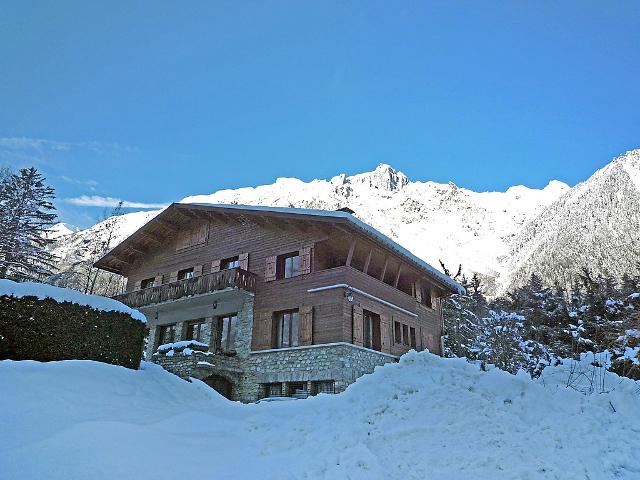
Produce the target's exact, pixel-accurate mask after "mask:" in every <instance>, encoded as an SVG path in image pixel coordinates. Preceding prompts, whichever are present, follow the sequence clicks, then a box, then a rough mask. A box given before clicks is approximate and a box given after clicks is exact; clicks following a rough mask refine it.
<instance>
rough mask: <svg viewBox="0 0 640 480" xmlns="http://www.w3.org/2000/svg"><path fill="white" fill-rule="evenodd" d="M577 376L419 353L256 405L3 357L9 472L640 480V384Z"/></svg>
mask: <svg viewBox="0 0 640 480" xmlns="http://www.w3.org/2000/svg"><path fill="white" fill-rule="evenodd" d="M586 364H587V365H588V361H587V362H586ZM570 370H571V367H570V366H569V365H562V366H560V367H549V368H548V369H547V370H545V373H544V375H543V377H542V380H540V381H538V382H534V381H532V380H531V379H530V378H529V377H528V375H518V376H512V375H509V374H507V373H505V372H502V371H499V370H492V371H489V372H482V371H480V370H479V369H478V367H476V366H474V365H471V364H468V363H467V362H466V361H465V360H463V359H442V358H439V357H436V356H434V355H431V354H429V353H426V352H423V353H419V354H416V353H415V352H412V353H409V354H407V355H405V356H404V357H403V358H402V359H401V361H400V363H399V364H387V365H386V366H384V367H378V368H377V369H376V371H375V372H374V373H373V374H372V375H366V376H364V377H362V378H360V379H359V380H358V381H357V382H356V383H355V384H354V385H352V386H350V387H349V388H348V389H347V391H346V392H345V393H343V394H340V395H320V396H318V397H311V398H309V399H307V400H298V401H286V402H285V401H283V402H271V403H261V404H257V405H256V404H252V405H242V404H238V403H232V402H229V401H227V400H225V399H223V398H222V397H221V396H219V395H218V394H217V393H216V392H215V391H214V390H212V389H210V388H209V387H207V386H206V385H204V384H202V383H200V382H197V381H196V382H195V383H193V384H189V383H187V382H184V381H181V380H179V379H178V378H177V377H175V376H173V375H171V374H169V373H167V372H165V371H163V370H162V369H161V368H160V367H158V366H155V365H152V364H143V369H142V370H138V371H135V370H128V369H125V368H122V367H116V366H112V365H106V364H100V363H96V362H88V361H66V362H49V363H38V362H31V361H23V362H12V361H3V362H0V389H1V390H2V391H3V392H11V393H10V394H9V395H1V396H0V423H1V424H2V429H0V465H1V468H0V477H1V478H2V479H3V480H14V479H16V480H17V479H20V480H30V479H34V480H35V479H40V478H46V479H48V480H55V479H64V480H74V479H78V480H85V479H87V478H91V479H95V480H101V479H105V480H106V479H109V480H111V479H114V478H127V479H131V478H153V479H156V480H163V479H175V478H220V479H229V480H233V479H247V478H264V479H274V480H275V479H278V480H283V479H296V480H298V479H308V480H313V479H325V478H326V479H353V480H357V479H363V480H378V479H384V480H394V479H398V480H400V479H402V480H406V479H424V478H430V479H442V480H444V479H447V480H457V479H461V480H462V479H468V478H491V479H496V480H501V479H524V478H526V479H530V480H537V479H540V480H542V479H558V478H562V479H565V480H572V479H576V480H577V479H580V480H584V479H586V478H588V479H590V480H610V479H614V478H615V479H619V480H632V479H633V480H635V479H637V478H638V475H639V474H640V456H638V455H637V447H636V443H637V442H636V441H635V440H636V439H637V436H638V432H639V431H640V401H638V400H639V399H638V393H637V392H638V385H639V384H638V383H637V382H633V381H631V380H628V379H621V378H619V377H616V376H615V375H614V374H608V377H607V378H608V382H607V384H606V385H605V390H606V392H605V393H599V394H593V395H590V396H585V395H582V394H581V393H579V392H577V391H576V390H574V389H572V388H566V386H565V384H566V382H567V379H568V378H569V375H570ZM54 466H55V468H54Z"/></svg>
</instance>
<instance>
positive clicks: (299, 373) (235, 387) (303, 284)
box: [96, 203, 462, 402]
mask: <svg viewBox="0 0 640 480" xmlns="http://www.w3.org/2000/svg"><path fill="white" fill-rule="evenodd" d="M96 266H97V267H99V268H101V269H103V270H106V271H109V272H113V273H117V274H120V275H123V276H125V277H126V278H127V286H126V289H125V290H126V291H125V292H124V293H122V294H121V295H118V296H116V298H117V299H118V300H120V301H121V302H124V303H125V304H127V305H129V306H131V307H135V308H137V309H139V310H140V311H142V312H143V313H144V314H145V315H146V316H147V319H148V324H149V327H150V333H149V340H148V346H147V351H146V355H147V358H149V359H152V360H153V361H154V362H156V363H158V364H160V365H162V366H163V367H164V368H165V369H167V370H169V371H171V372H173V373H175V374H177V375H179V376H181V377H183V378H189V377H194V378H199V379H202V380H203V381H205V382H206V383H208V384H209V385H211V386H212V387H213V388H216V389H217V390H218V391H220V392H221V393H223V394H224V395H226V396H227V397H229V398H231V399H235V400H241V401H245V402H249V401H255V400H256V399H258V398H261V397H267V396H278V395H290V396H293V395H295V396H306V395H313V394H316V393H319V392H339V391H342V390H344V389H345V388H346V386H347V385H348V384H350V383H352V382H354V381H355V380H356V378H358V377H359V376H361V375H363V374H365V373H368V372H371V371H373V369H374V368H375V366H376V365H382V364H384V363H387V362H394V361H397V359H398V357H399V356H400V355H402V354H403V353H405V352H407V351H408V350H409V349H416V350H424V349H427V348H428V349H429V350H430V351H431V352H434V353H438V354H440V353H441V352H442V346H441V341H440V338H441V333H442V308H441V306H442V299H443V298H444V297H446V296H447V295H449V294H451V293H454V292H457V291H460V290H461V289H462V287H461V286H460V285H458V284H457V283H455V282H454V281H453V280H451V279H450V278H449V277H447V276H445V275H443V274H442V273H440V272H438V271H437V270H435V269H434V268H433V267H431V266H430V265H428V264H427V263H425V262H424V261H422V260H420V259H419V258H417V257H416V256H415V255H413V254H411V253H410V252H409V251H408V250H406V249H404V248H403V247H401V246H400V245H398V244H397V243H395V242H393V241H392V240H391V239H389V238H388V237H386V236H384V235H383V234H381V233H380V232H378V231H377V230H375V229H373V228H372V227H370V226H369V225H367V224H365V223H363V222H361V221H360V220H358V219H357V218H356V217H355V216H353V215H352V214H351V213H349V212H348V211H323V210H303V209H292V208H275V207H256V206H242V205H207V204H182V203H174V204H172V205H171V206H169V207H168V208H167V209H165V210H164V211H163V212H162V213H160V214H159V215H158V216H156V217H155V218H154V219H152V220H151V221H149V222H148V223H147V224H146V225H144V226H143V227H142V228H140V229H139V230H138V231H137V232H135V233H134V234H133V235H131V236H130V237H129V238H127V239H126V240H125V241H123V242H122V243H121V244H119V245H118V246H117V247H116V248H114V249H113V250H111V251H110V252H109V253H108V254H107V255H105V256H104V257H103V258H101V259H100V260H99V261H98V262H97V263H96Z"/></svg>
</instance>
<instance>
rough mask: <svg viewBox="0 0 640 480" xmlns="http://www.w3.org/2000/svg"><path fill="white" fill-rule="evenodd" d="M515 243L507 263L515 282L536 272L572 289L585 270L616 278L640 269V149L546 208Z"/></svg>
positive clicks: (515, 238) (511, 279)
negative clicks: (574, 280) (582, 270)
mask: <svg viewBox="0 0 640 480" xmlns="http://www.w3.org/2000/svg"><path fill="white" fill-rule="evenodd" d="M509 245H510V249H509V253H508V255H507V256H506V257H505V259H504V260H506V262H505V264H506V271H507V272H510V282H511V283H521V282H523V281H524V280H525V279H527V278H528V277H529V276H530V275H531V274H532V273H534V272H536V273H538V274H539V275H541V276H542V278H544V279H546V280H547V281H555V282H559V283H560V284H562V285H569V284H570V282H571V279H572V278H573V277H574V276H575V274H577V273H580V271H581V269H582V268H584V267H588V268H590V269H592V270H593V271H594V272H596V273H603V274H608V275H610V276H612V277H613V278H620V277H621V276H622V275H623V274H625V273H630V272H632V271H633V270H634V269H638V268H640V150H634V151H631V152H627V153H625V154H624V155H621V156H620V157H618V158H616V159H615V160H614V161H613V162H611V163H610V164H608V165H607V166H605V167H604V168H602V169H600V170H598V171H597V172H596V173H594V174H593V175H592V176H591V178H589V179H588V180H587V181H585V182H582V183H580V184H578V185H576V186H575V187H574V188H572V189H571V190H569V191H568V192H566V193H565V194H564V195H562V196H561V197H560V198H558V199H557V200H556V201H555V202H553V203H552V204H551V205H549V206H547V207H545V208H544V209H542V211H541V212H540V213H539V214H538V215H537V216H536V217H535V218H534V219H532V220H531V221H530V222H528V223H527V224H526V225H525V227H524V228H523V229H522V230H521V231H520V232H518V234H517V235H516V236H515V237H514V238H513V240H511V241H510V242H509Z"/></svg>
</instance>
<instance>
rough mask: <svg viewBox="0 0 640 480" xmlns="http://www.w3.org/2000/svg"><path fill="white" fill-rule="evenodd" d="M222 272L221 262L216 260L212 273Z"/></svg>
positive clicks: (212, 266)
mask: <svg viewBox="0 0 640 480" xmlns="http://www.w3.org/2000/svg"><path fill="white" fill-rule="evenodd" d="M219 271H220V260H214V261H213V262H211V273H214V272H219Z"/></svg>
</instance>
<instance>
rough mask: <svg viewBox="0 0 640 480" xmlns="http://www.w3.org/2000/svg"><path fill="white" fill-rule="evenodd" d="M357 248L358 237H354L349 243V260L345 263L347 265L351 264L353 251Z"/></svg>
mask: <svg viewBox="0 0 640 480" xmlns="http://www.w3.org/2000/svg"><path fill="white" fill-rule="evenodd" d="M355 250H356V238H355V237H353V240H351V244H350V245H349V253H347V261H346V263H345V265H346V266H347V267H350V266H351V260H353V252H354V251H355Z"/></svg>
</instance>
